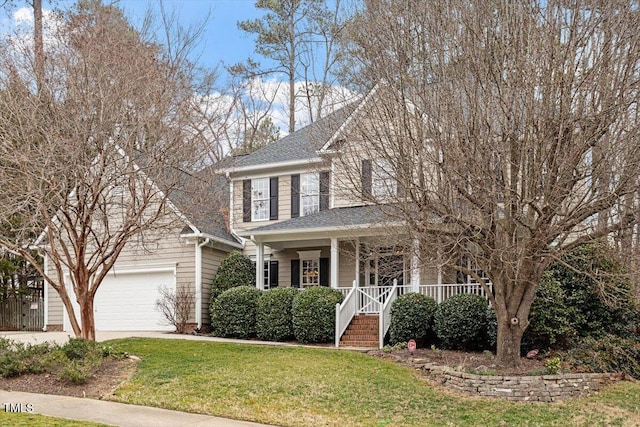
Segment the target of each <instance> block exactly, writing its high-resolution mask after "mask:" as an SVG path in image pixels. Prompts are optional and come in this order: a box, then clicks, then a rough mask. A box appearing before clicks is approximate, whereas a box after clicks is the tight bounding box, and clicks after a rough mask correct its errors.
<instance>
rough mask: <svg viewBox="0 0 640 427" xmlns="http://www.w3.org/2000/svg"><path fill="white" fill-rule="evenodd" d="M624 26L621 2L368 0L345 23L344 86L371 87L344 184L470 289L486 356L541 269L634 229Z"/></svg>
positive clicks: (636, 148)
mask: <svg viewBox="0 0 640 427" xmlns="http://www.w3.org/2000/svg"><path fill="white" fill-rule="evenodd" d="M639 24H640V14H639V13H638V4H637V3H636V2H630V1H611V2H592V1H577V2H566V1H562V0H558V1H555V0H545V1H527V2H510V1H495V2H486V1H463V0H459V1H458V0H451V1H446V2H396V1H391V0H369V1H367V2H366V7H365V8H364V10H363V11H362V12H361V13H359V15H358V16H357V18H356V19H355V20H354V25H353V27H352V29H351V31H352V32H351V34H350V36H351V40H350V42H349V44H348V47H349V48H350V50H351V53H352V55H354V58H357V63H359V64H361V65H360V66H359V67H358V68H357V69H356V70H355V71H356V72H357V73H358V75H357V76H354V77H353V79H352V81H356V82H362V81H363V80H358V79H359V78H362V77H364V78H365V80H364V81H368V82H370V84H371V85H373V84H376V83H377V84H378V86H377V89H376V93H375V96H372V97H371V101H370V102H368V103H367V104H366V108H363V110H362V113H363V115H364V117H363V118H362V119H361V120H357V121H354V122H355V123H354V124H353V134H354V135H353V137H352V138H350V139H349V141H351V142H350V143H349V144H343V145H342V146H341V147H340V149H341V150H342V151H343V154H344V155H343V156H342V159H343V160H342V162H344V165H343V167H342V170H344V171H345V173H346V174H347V175H346V176H348V178H347V179H346V180H347V181H350V183H349V184H350V185H351V186H352V187H353V186H356V184H357V186H356V188H358V189H359V191H360V189H362V188H363V187H362V186H361V185H360V183H361V181H362V182H363V183H365V184H369V185H368V186H367V185H365V191H364V192H363V193H362V194H357V195H356V196H357V197H363V199H364V200H365V201H366V202H375V203H381V204H383V205H385V206H386V208H385V210H386V211H387V213H388V214H389V215H390V216H392V217H395V218H397V219H401V220H402V221H403V222H404V223H406V224H407V235H408V236H409V237H410V239H412V240H413V241H414V242H418V243H419V245H415V246H414V247H418V246H419V248H420V249H419V250H418V254H419V255H420V256H421V257H422V261H423V263H433V264H439V265H443V266H450V267H452V268H454V269H456V270H458V271H461V272H463V273H465V274H469V275H472V276H473V277H475V278H476V279H477V280H478V281H479V282H481V283H483V284H484V285H485V288H486V290H487V293H488V294H489V298H490V302H491V304H492V306H493V307H494V308H495V311H496V314H497V318H498V348H497V362H498V363H499V364H501V365H516V364H518V362H519V355H520V343H521V338H522V334H523V332H524V331H525V329H526V328H527V325H528V324H529V320H528V316H529V311H530V307H531V304H532V302H533V300H534V298H535V293H536V289H537V287H538V283H539V282H540V278H541V276H542V273H543V272H544V271H545V269H546V268H547V267H548V266H549V264H550V263H551V262H553V261H556V260H560V259H561V256H562V254H564V253H566V252H567V251H569V250H571V249H572V248H575V247H577V246H578V245H581V244H583V243H585V242H588V241H593V240H595V239H598V238H606V237H607V236H612V235H613V233H620V232H623V231H625V232H630V231H632V230H633V227H634V226H637V224H638V215H637V213H636V212H638V177H639V176H640V145H639V144H638V136H639V130H640V128H639V126H638V124H639V118H638V101H639V94H640V91H639V89H640V79H639V77H640V73H639V68H638V67H639V65H640V62H639V60H640V33H638V31H637V28H638V25H639ZM354 141H362V143H361V144H358V143H355V142H354ZM360 159H369V160H365V161H363V162H361V161H360ZM367 174H368V175H369V176H371V175H373V177H372V178H371V179H369V181H367V180H366V179H364V177H365V176H367ZM371 183H372V184H373V185H371ZM346 187H348V186H345V188H346ZM599 219H600V221H598V220H599ZM474 267H475V268H474ZM478 269H479V270H481V272H483V273H480V272H479V270H478ZM483 276H486V277H488V278H489V279H490V281H491V282H492V283H493V291H492V292H490V290H489V289H488V287H486V281H485V280H484V279H483Z"/></svg>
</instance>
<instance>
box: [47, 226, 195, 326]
mask: <svg viewBox="0 0 640 427" xmlns="http://www.w3.org/2000/svg"><path fill="white" fill-rule="evenodd" d="M182 227H183V225H181V224H176V226H175V227H173V228H172V229H169V230H163V231H162V232H161V236H162V237H160V238H154V239H149V240H147V241H145V240H144V239H137V241H134V242H131V243H129V244H127V245H126V246H125V248H124V250H123V251H122V253H121V254H120V256H119V257H118V260H117V261H116V263H115V265H114V269H115V270H116V271H117V270H118V269H122V270H125V269H130V268H145V267H153V266H171V267H175V269H176V278H175V282H176V286H177V287H181V286H188V287H190V288H191V289H193V288H194V284H195V245H194V244H192V243H187V242H186V241H185V240H184V239H181V238H180V231H181V230H182ZM142 241H144V242H145V243H144V245H143V244H141V242H142ZM49 274H52V275H53V276H52V277H56V275H55V271H54V270H53V268H52V265H51V263H49ZM48 292H49V293H48V306H49V320H48V324H49V325H62V324H63V305H62V300H61V299H60V296H59V295H58V293H57V292H56V291H55V290H53V288H51V287H49V291H48ZM70 298H72V299H75V295H70Z"/></svg>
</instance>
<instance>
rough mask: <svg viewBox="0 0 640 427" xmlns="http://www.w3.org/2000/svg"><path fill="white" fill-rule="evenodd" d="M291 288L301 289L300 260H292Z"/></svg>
mask: <svg viewBox="0 0 640 427" xmlns="http://www.w3.org/2000/svg"><path fill="white" fill-rule="evenodd" d="M291 287H292V288H299V287H300V260H299V259H292V260H291Z"/></svg>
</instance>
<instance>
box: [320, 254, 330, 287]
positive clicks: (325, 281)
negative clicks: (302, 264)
mask: <svg viewBox="0 0 640 427" xmlns="http://www.w3.org/2000/svg"><path fill="white" fill-rule="evenodd" d="M320 286H329V258H320Z"/></svg>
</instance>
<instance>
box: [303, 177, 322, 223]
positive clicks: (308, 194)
mask: <svg viewBox="0 0 640 427" xmlns="http://www.w3.org/2000/svg"><path fill="white" fill-rule="evenodd" d="M309 177H314V178H315V179H316V182H317V184H318V188H317V191H316V192H314V193H305V192H304V191H303V188H304V185H303V183H304V181H305V178H306V179H308V178H309ZM299 193H300V216H305V215H311V214H314V213H316V212H319V211H320V174H319V173H317V172H307V173H301V174H300V191H299ZM311 197H314V198H315V200H316V203H314V206H316V207H317V210H314V211H313V212H309V213H308V214H306V213H305V211H304V200H305V198H311Z"/></svg>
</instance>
